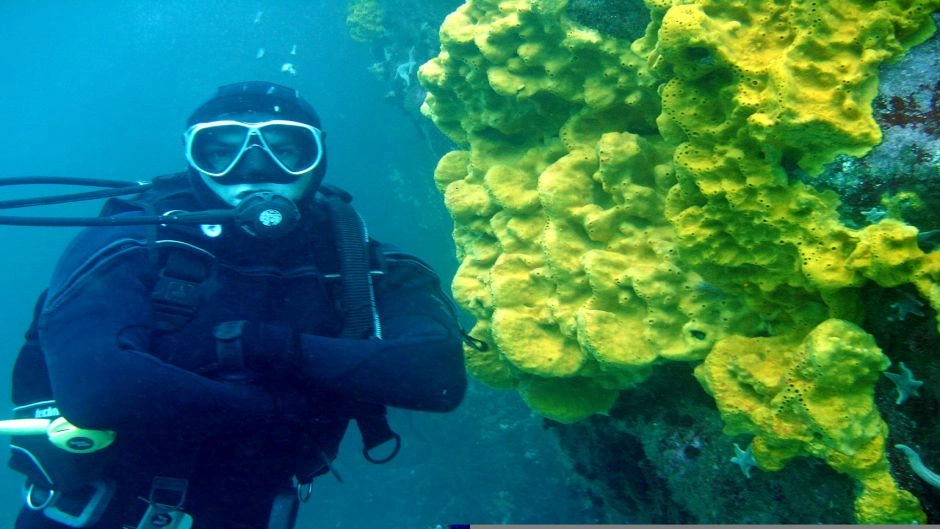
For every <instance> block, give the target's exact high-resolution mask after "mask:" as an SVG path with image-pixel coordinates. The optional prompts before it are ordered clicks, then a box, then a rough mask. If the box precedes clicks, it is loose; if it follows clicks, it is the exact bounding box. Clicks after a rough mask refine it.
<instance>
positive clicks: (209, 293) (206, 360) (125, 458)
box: [16, 190, 466, 529]
mask: <svg viewBox="0 0 940 529" xmlns="http://www.w3.org/2000/svg"><path fill="white" fill-rule="evenodd" d="M170 202H172V203H173V207H174V208H181V209H197V208H198V202H197V201H196V199H195V197H194V196H192V195H190V194H187V193H186V192H185V190H183V192H181V193H178V194H177V195H176V196H175V197H174V198H173V200H172V201H170ZM187 204H188V205H189V206H191V207H190V208H186V207H185V206H187ZM181 206H182V207H181ZM166 207H169V206H167V205H166V204H159V205H157V211H156V213H158V214H159V213H162V212H163V210H161V209H162V208H166ZM318 207H319V206H318V205H317V204H316V202H313V203H312V204H311V205H308V206H307V207H306V209H305V210H304V212H303V213H304V214H303V216H302V219H301V222H300V224H299V225H298V226H297V227H296V228H295V229H294V230H293V231H292V232H290V233H289V234H288V235H287V236H285V237H283V238H280V239H277V240H274V241H267V240H264V239H260V238H257V237H253V236H250V235H248V234H247V233H245V232H244V231H243V230H241V229H240V228H238V227H235V226H223V230H222V234H221V235H220V236H217V237H209V236H206V235H204V234H203V233H202V231H201V229H200V228H199V227H190V228H166V227H162V228H156V227H152V226H143V227H108V228H90V229H86V230H84V231H83V232H81V233H80V234H79V235H78V236H77V238H76V239H75V240H74V241H73V242H72V244H71V245H70V246H69V247H68V249H67V250H66V252H65V253H64V255H63V257H62V258H61V260H60V262H59V264H58V266H57V268H56V271H55V273H54V275H53V279H52V281H51V284H50V286H49V290H48V295H47V298H46V300H45V303H44V305H43V306H42V309H41V313H40V316H39V318H38V326H37V329H38V337H39V344H40V345H41V348H42V351H43V352H44V355H45V360H46V363H47V365H48V374H49V376H48V379H49V381H50V383H51V391H52V396H53V397H54V399H55V401H56V404H57V406H58V408H59V411H61V413H62V415H63V416H64V417H66V418H67V419H68V420H69V421H70V422H72V423H73V424H75V425H77V426H79V427H83V428H92V429H107V430H113V431H115V432H116V434H117V437H116V441H115V443H114V445H112V446H111V447H109V448H107V449H105V451H102V452H106V453H107V454H108V457H107V463H106V464H105V465H103V467H104V468H103V471H104V477H105V478H106V479H110V480H114V481H116V482H117V487H116V493H115V497H114V499H113V500H112V501H111V503H110V504H109V507H108V509H107V512H106V513H105V514H104V516H103V518H102V519H101V521H100V522H99V523H98V524H97V525H95V527H100V528H107V529H116V528H119V527H121V526H122V525H129V526H131V527H136V524H137V523H138V522H139V520H140V516H141V514H142V513H143V511H144V509H145V507H146V506H147V504H146V502H144V501H142V500H140V499H138V497H147V495H148V493H149V491H150V487H151V482H152V479H153V477H154V476H157V475H163V476H170V477H180V478H184V479H187V480H188V481H189V487H188V490H187V501H186V504H185V506H184V509H183V510H184V511H185V512H187V513H190V514H191V515H192V517H193V519H194V523H195V525H194V527H195V528H196V529H218V528H223V527H224V528H226V529H230V528H242V527H245V528H248V527H250V528H264V527H265V526H266V521H267V517H268V513H269V510H270V509H271V504H272V501H273V498H274V497H275V495H276V494H278V493H279V492H283V491H284V490H285V489H289V487H290V486H291V479H292V476H293V475H294V472H296V470H297V469H296V466H297V464H298V461H299V460H304V459H307V460H309V459H310V458H316V457H322V456H320V454H326V456H327V457H329V458H331V457H333V456H335V451H336V446H337V445H338V443H339V439H340V438H341V437H342V435H343V432H344V430H345V429H346V425H347V423H348V421H349V419H350V417H351V416H352V415H353V414H354V412H353V411H350V403H352V402H360V403H362V402H365V403H372V404H380V405H386V406H394V407H400V408H408V409H413V410H425V411H449V410H452V409H454V408H455V407H456V406H457V405H458V404H459V403H460V401H461V399H462V397H463V394H464V391H465V388H466V379H465V372H464V367H463V361H462V353H461V345H460V333H459V328H458V326H457V323H456V321H455V317H454V314H453V311H452V309H451V304H450V302H449V300H448V299H447V298H446V296H445V295H444V294H443V293H442V292H441V288H440V285H439V279H438V277H437V276H436V275H435V274H434V273H433V272H432V271H431V270H430V269H429V268H428V267H427V266H426V265H424V264H423V263H422V262H421V261H419V260H418V259H416V258H414V257H412V256H410V255H408V254H406V253H403V252H400V251H398V250H396V249H394V248H392V247H390V246H386V245H380V244H378V243H373V247H374V248H376V249H377V252H375V253H376V256H377V258H378V259H379V260H381V261H384V263H383V268H384V274H381V275H376V276H374V277H375V281H376V289H375V303H376V306H377V309H378V314H379V315H380V319H381V326H382V338H381V339H374V338H373V339H361V340H360V339H348V338H339V337H338V336H339V334H340V331H341V328H342V324H343V320H342V313H341V312H340V311H339V310H338V309H337V307H336V299H335V297H336V296H335V289H334V286H332V284H331V282H333V281H335V279H331V278H328V277H325V274H324V273H323V272H322V271H321V268H323V265H322V261H323V258H322V257H319V256H318V254H323V248H324V247H328V246H331V245H332V238H333V236H332V235H331V231H330V229H329V221H328V220H327V219H326V217H325V215H324V214H323V212H322V211H321V209H322V208H319V209H318ZM123 214H125V215H134V214H138V213H135V212H125V213H123ZM167 240H176V241H179V242H181V243H184V244H182V245H179V246H181V247H184V246H186V245H187V244H192V245H194V246H197V247H198V250H194V254H195V255H202V254H203V253H202V252H203V251H205V252H208V253H210V254H212V256H213V257H211V258H210V259H209V260H208V261H207V262H208V263H209V272H208V276H207V279H205V281H202V283H201V284H200V286H199V288H198V290H199V292H198V297H199V302H198V306H197V310H196V311H195V314H194V315H193V316H192V317H191V318H186V320H187V321H184V322H183V323H182V324H179V325H174V326H170V327H171V328H169V329H166V330H160V329H158V328H157V327H159V326H160V325H158V324H156V323H155V315H154V305H153V291H154V288H155V286H156V285H157V283H158V281H159V279H160V278H159V276H160V273H161V266H162V265H161V259H162V258H163V257H162V256H161V251H160V250H156V249H155V248H157V247H164V248H165V247H169V246H172V243H167V242H166V241H167ZM327 253H328V252H327ZM236 320H241V321H246V322H247V324H246V326H245V328H244V333H243V337H242V347H243V348H244V359H245V364H246V365H247V368H246V372H247V374H248V376H249V380H235V381H227V380H225V379H224V377H223V376H222V375H220V373H218V372H214V371H213V370H212V368H211V366H212V365H213V362H215V361H216V360H217V350H216V348H217V343H216V338H215V337H214V335H213V332H214V328H215V327H216V325H217V324H219V323H221V322H226V321H236ZM172 327H177V328H172ZM207 366H208V367H207ZM226 376H227V375H226ZM16 527H18V528H52V527H55V528H60V527H63V526H61V525H58V524H56V523H53V522H51V521H49V520H48V519H47V518H46V517H45V516H44V515H43V514H41V513H39V512H35V511H31V510H28V509H25V508H24V510H23V512H22V513H21V516H20V518H19V519H18V521H17V525H16Z"/></svg>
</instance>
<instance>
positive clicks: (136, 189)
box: [0, 174, 300, 239]
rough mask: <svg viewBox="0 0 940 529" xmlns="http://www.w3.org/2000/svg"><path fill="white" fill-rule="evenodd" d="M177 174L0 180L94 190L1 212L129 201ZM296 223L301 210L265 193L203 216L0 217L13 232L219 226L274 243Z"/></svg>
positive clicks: (16, 204) (0, 182)
mask: <svg viewBox="0 0 940 529" xmlns="http://www.w3.org/2000/svg"><path fill="white" fill-rule="evenodd" d="M178 178H179V175H178V174H172V175H164V176H158V177H156V178H154V179H153V180H151V181H150V182H124V181H120V180H105V179H96V178H73V177H63V176H24V177H13V178H0V186H17V185H74V186H83V187H98V188H101V189H98V190H95V191H85V192H79V193H67V194H63V195H51V196H40V197H33V198H21V199H12V200H0V209H16V208H24V207H32V206H47V205H51V204H65V203H69V202H82V201H86V200H96V199H102V198H110V197H116V196H122V195H133V194H137V193H142V192H144V191H148V190H150V189H157V190H159V189H161V188H168V187H169V186H173V185H174V184H175V183H176V182H177V179H178ZM299 219H300V210H299V209H298V208H297V205H296V204H294V202H293V201H292V200H290V199H289V198H286V197H283V196H280V195H275V194H273V193H270V192H264V191H262V192H258V193H255V194H253V195H251V196H249V197H247V198H245V199H244V200H243V201H242V202H241V203H240V204H239V205H238V207H236V208H227V209H207V210H205V211H185V212H170V213H166V214H164V215H152V216H146V215H144V216H122V217H31V216H8V215H0V225H12V226H137V225H158V224H224V223H226V222H230V221H231V222H234V223H235V224H237V225H238V226H240V227H241V228H243V229H244V230H245V231H246V232H248V233H250V234H252V235H255V236H257V237H261V238H272V239H273V238H277V237H279V236H281V235H283V234H285V233H287V232H289V231H290V230H291V229H292V228H293V227H294V226H295V225H296V224H297V222H298V220H299Z"/></svg>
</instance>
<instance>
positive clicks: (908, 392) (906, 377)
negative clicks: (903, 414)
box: [885, 362, 924, 404]
mask: <svg viewBox="0 0 940 529" xmlns="http://www.w3.org/2000/svg"><path fill="white" fill-rule="evenodd" d="M898 365H899V367H900V368H901V372H900V373H889V372H887V371H885V376H886V377H888V379H890V380H891V382H894V385H895V386H896V387H897V389H898V400H896V401H894V403H895V404H904V401H906V400H907V399H908V397H919V396H920V393H918V388H920V387H921V386H923V385H924V382H923V381H921V380H916V379H915V378H914V373H913V372H911V370H910V369H908V368H907V366H906V365H904V362H901V363H900V364H898Z"/></svg>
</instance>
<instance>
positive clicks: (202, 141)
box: [189, 125, 248, 174]
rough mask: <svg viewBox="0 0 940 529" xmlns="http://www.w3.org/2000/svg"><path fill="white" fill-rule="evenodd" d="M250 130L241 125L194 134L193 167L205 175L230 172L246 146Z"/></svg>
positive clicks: (219, 127) (210, 129)
mask: <svg viewBox="0 0 940 529" xmlns="http://www.w3.org/2000/svg"><path fill="white" fill-rule="evenodd" d="M247 135H248V128H246V127H244V126H241V125H220V126H216V127H206V128H204V129H200V130H198V131H197V132H195V133H194V135H193V137H192V138H191V140H190V142H191V145H190V147H189V149H190V156H191V157H192V162H193V165H195V166H196V168H197V169H199V170H200V171H203V172H205V173H210V174H218V173H224V172H226V171H228V169H229V168H230V166H231V165H232V163H233V162H234V161H235V160H236V158H238V155H239V154H240V153H241V151H242V148H243V147H244V145H245V138H246V137H247Z"/></svg>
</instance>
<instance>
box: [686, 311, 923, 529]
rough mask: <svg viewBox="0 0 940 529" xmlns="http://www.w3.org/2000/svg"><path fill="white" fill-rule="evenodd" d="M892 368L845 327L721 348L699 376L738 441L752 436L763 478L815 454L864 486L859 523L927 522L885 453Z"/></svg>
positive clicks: (831, 323) (728, 342) (825, 326)
mask: <svg viewBox="0 0 940 529" xmlns="http://www.w3.org/2000/svg"><path fill="white" fill-rule="evenodd" d="M889 364H890V361H889V360H888V358H887V357H886V356H884V355H883V354H882V353H881V350H880V349H878V346H877V345H875V342H874V340H873V339H872V338H871V336H869V335H868V334H867V333H865V332H864V331H863V330H862V329H860V328H858V327H857V326H855V325H853V324H851V323H848V322H846V321H843V320H834V319H831V320H826V321H824V322H823V323H821V324H820V325H819V326H817V327H816V328H815V329H813V331H812V332H810V333H809V335H807V336H806V338H804V339H803V341H802V343H800V342H799V341H798V340H797V339H796V338H794V337H773V338H743V337H733V338H728V339H725V340H722V341H721V342H719V343H718V344H716V346H715V347H714V349H712V351H711V353H710V354H709V355H708V357H707V358H706V359H705V362H704V363H703V364H702V365H700V366H698V367H697V368H696V371H695V374H696V376H697V377H698V378H699V380H700V381H701V383H702V385H703V386H704V387H705V388H706V389H707V390H708V391H709V392H710V393H711V394H712V395H713V396H714V397H715V400H716V402H717V403H718V407H719V410H720V411H721V414H722V416H723V417H724V419H725V424H726V426H725V430H726V432H727V433H729V434H731V435H737V434H742V433H748V434H754V435H755V438H754V441H753V442H754V457H755V459H756V460H757V463H758V465H759V466H760V467H761V468H763V469H765V470H779V469H780V468H783V466H784V465H785V464H786V463H787V461H789V460H790V459H792V458H794V457H797V456H806V455H811V456H815V457H818V458H820V459H823V460H825V461H826V462H827V463H828V464H829V465H830V466H832V467H833V468H834V469H836V470H838V471H840V472H844V473H846V474H848V475H850V476H852V477H854V478H855V479H857V480H858V481H859V482H860V483H861V484H862V487H863V490H862V493H861V495H860V496H859V497H858V499H857V500H856V515H857V519H858V521H859V522H861V523H888V522H891V523H915V522H916V523H923V522H924V521H925V518H924V515H923V513H922V512H921V511H920V508H919V505H918V503H917V500H916V499H915V498H914V497H913V496H912V495H911V494H910V493H909V492H907V491H903V490H900V489H898V488H897V485H895V484H894V482H893V480H892V479H891V475H890V474H889V472H888V461H887V458H886V456H885V452H884V444H885V436H886V435H887V429H888V427H887V425H885V423H884V421H882V420H881V417H880V416H879V414H878V410H877V409H876V408H875V405H874V402H873V400H872V395H873V393H874V385H875V381H876V379H877V377H878V375H879V373H880V372H881V371H883V370H884V369H885V368H887V367H888V365H889Z"/></svg>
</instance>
